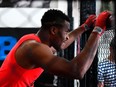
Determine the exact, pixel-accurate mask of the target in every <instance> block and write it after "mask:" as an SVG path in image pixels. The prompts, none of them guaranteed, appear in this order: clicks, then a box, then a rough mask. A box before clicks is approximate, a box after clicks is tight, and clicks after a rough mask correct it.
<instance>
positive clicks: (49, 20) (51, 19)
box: [41, 9, 70, 28]
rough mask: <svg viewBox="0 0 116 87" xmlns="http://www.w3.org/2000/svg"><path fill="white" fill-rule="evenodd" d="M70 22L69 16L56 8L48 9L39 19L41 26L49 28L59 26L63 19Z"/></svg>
mask: <svg viewBox="0 0 116 87" xmlns="http://www.w3.org/2000/svg"><path fill="white" fill-rule="evenodd" d="M65 20H66V21H68V22H70V19H69V17H68V16H67V15H66V14H65V13H63V12H62V11H60V10H58V9H49V10H48V11H47V12H45V13H44V15H43V16H42V19H41V25H42V27H44V28H45V27H46V28H49V27H50V26H53V25H54V26H61V25H63V24H62V23H64V21H65Z"/></svg>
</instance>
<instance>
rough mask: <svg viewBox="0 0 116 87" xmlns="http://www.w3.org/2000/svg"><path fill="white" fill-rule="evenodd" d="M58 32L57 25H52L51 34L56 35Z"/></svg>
mask: <svg viewBox="0 0 116 87" xmlns="http://www.w3.org/2000/svg"><path fill="white" fill-rule="evenodd" d="M57 32H58V29H57V28H56V27H54V26H53V27H51V29H50V33H51V34H53V35H55V34H56V33H57Z"/></svg>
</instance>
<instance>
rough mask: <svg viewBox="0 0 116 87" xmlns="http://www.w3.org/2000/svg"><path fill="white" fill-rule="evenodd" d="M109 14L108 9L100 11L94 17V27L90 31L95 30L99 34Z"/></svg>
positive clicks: (102, 30) (103, 29)
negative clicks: (95, 17)
mask: <svg viewBox="0 0 116 87" xmlns="http://www.w3.org/2000/svg"><path fill="white" fill-rule="evenodd" d="M110 15H111V13H110V12H108V11H103V12H101V13H100V14H99V15H98V17H97V19H96V22H95V28H94V29H93V31H92V32H97V33H99V35H100V36H101V35H102V34H103V32H104V31H105V30H106V23H107V20H108V19H109V17H110Z"/></svg>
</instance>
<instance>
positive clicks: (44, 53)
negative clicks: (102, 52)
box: [0, 9, 111, 87]
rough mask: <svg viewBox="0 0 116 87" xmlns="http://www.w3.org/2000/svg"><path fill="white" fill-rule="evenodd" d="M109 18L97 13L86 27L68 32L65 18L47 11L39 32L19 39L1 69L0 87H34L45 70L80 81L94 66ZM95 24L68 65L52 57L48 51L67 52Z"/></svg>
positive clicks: (91, 16)
mask: <svg viewBox="0 0 116 87" xmlns="http://www.w3.org/2000/svg"><path fill="white" fill-rule="evenodd" d="M110 15H111V14H110V13H109V12H107V11H104V12H102V13H100V14H99V16H98V17H97V19H96V16H95V15H90V16H89V17H88V19H87V20H86V21H85V23H83V24H82V25H81V26H80V27H78V28H77V29H75V30H73V31H71V32H69V27H70V26H69V25H70V20H69V18H68V16H66V15H65V14H64V13H63V12H62V11H60V10H55V9H50V10H48V11H47V12H45V14H44V15H43V17H42V19H41V23H42V26H41V29H40V30H39V31H38V32H37V33H36V34H28V35H24V36H23V37H21V39H20V40H19V41H18V42H17V43H16V45H15V46H14V47H13V48H12V50H11V51H10V52H9V54H8V55H7V57H6V59H5V60H4V62H3V64H2V66H1V68H0V87H8V86H10V87H27V86H28V87H33V86H34V85H33V83H34V81H35V80H36V79H37V78H38V77H39V76H40V75H41V73H42V72H43V71H44V70H47V71H49V72H50V73H52V74H55V75H58V76H64V77H67V78H74V79H82V78H83V76H84V74H85V73H86V71H87V70H88V69H89V67H90V65H91V64H92V62H93V59H94V56H95V54H96V51H97V48H98V44H99V39H100V36H101V35H102V34H103V32H104V31H105V30H106V20H107V19H108V18H109V16H110ZM95 20H96V22H95ZM94 23H95V27H94V29H93V31H92V33H91V35H90V37H89V39H88V41H87V42H86V45H85V47H84V48H83V50H82V51H81V52H80V54H78V55H77V56H76V57H74V58H73V59H72V60H71V61H68V60H66V59H65V58H61V57H58V56H56V55H54V54H53V50H52V49H51V47H53V48H54V49H55V50H56V51H59V50H61V49H65V48H67V47H68V46H69V45H70V44H71V43H72V42H73V41H74V40H75V39H76V38H77V37H78V36H79V35H81V34H82V33H83V32H84V31H86V30H87V29H86V27H90V26H91V25H93V24H94Z"/></svg>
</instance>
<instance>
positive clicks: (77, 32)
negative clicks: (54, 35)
mask: <svg viewBox="0 0 116 87" xmlns="http://www.w3.org/2000/svg"><path fill="white" fill-rule="evenodd" d="M84 31H85V30H84V29H82V27H78V28H76V29H74V30H73V31H71V32H69V34H68V35H69V39H68V40H67V41H66V42H65V43H63V45H62V46H61V48H62V49H65V48H67V47H68V46H69V45H70V44H72V43H73V42H74V40H75V39H77V37H80V36H81V34H82V33H83V32H84Z"/></svg>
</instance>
